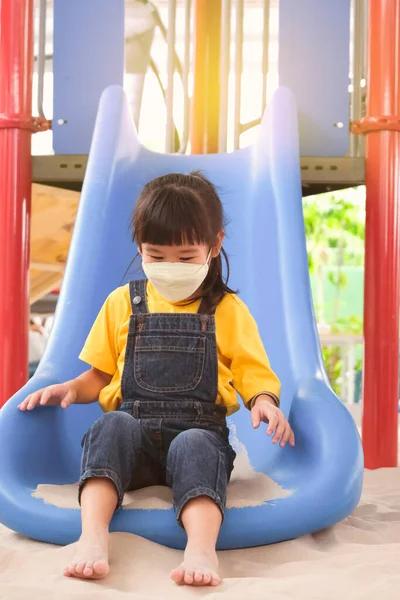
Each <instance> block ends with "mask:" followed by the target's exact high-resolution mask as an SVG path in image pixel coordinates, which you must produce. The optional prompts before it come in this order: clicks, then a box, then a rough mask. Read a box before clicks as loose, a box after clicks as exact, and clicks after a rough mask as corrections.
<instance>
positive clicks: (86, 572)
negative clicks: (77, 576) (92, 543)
mask: <svg viewBox="0 0 400 600" xmlns="http://www.w3.org/2000/svg"><path fill="white" fill-rule="evenodd" d="M93 572H94V571H93V563H92V562H87V563H86V565H85V568H84V569H83V571H82V574H83V575H84V576H85V577H92V576H93Z"/></svg>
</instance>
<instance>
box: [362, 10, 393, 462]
mask: <svg viewBox="0 0 400 600" xmlns="http://www.w3.org/2000/svg"><path fill="white" fill-rule="evenodd" d="M361 131H362V132H363V133H368V137H367V156H366V186H367V218H366V251H365V290H364V293H365V300H364V336H365V360H364V415H363V441H364V451H365V464H366V467H367V468H370V469H376V468H379V467H394V466H396V465H397V437H398V356H399V282H400V270H399V258H400V243H399V227H400V219H399V210H400V0H370V13H369V81H368V113H367V117H366V118H365V119H363V120H362V121H361Z"/></svg>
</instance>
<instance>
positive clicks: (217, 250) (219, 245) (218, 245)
mask: <svg viewBox="0 0 400 600" xmlns="http://www.w3.org/2000/svg"><path fill="white" fill-rule="evenodd" d="M224 238H225V231H220V232H219V234H218V235H217V242H216V244H215V245H214V247H213V249H212V253H211V258H217V256H219V254H220V252H221V248H222V244H223V241H224Z"/></svg>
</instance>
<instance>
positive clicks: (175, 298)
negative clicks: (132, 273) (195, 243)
mask: <svg viewBox="0 0 400 600" xmlns="http://www.w3.org/2000/svg"><path fill="white" fill-rule="evenodd" d="M210 257H211V250H210V252H209V254H208V256H207V260H206V262H205V264H204V265H195V264H193V263H183V262H176V263H170V262H154V263H145V262H142V268H143V271H144V273H145V275H146V277H147V279H148V280H149V281H150V282H151V283H152V284H153V285H154V287H155V288H156V290H157V292H158V293H159V294H160V296H162V297H163V298H165V300H168V302H181V301H182V300H187V298H190V296H193V294H194V293H195V291H196V290H198V289H199V287H200V286H201V284H202V283H203V282H204V280H205V278H206V277H207V275H208V269H209V260H210Z"/></svg>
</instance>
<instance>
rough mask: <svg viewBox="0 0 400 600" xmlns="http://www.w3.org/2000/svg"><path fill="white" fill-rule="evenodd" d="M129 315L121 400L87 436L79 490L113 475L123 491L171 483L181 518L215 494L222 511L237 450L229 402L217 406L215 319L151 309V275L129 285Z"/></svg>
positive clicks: (200, 315)
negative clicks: (197, 501)
mask: <svg viewBox="0 0 400 600" xmlns="http://www.w3.org/2000/svg"><path fill="white" fill-rule="evenodd" d="M130 295H131V305H132V315H131V317H130V323H129V332H128V341H127V348H126V358H125V365H124V372H123V375H122V382H121V393H122V399H123V402H122V404H121V406H120V407H119V409H118V411H115V412H111V413H106V414H104V415H103V416H102V417H100V419H98V420H97V421H96V422H95V423H94V425H93V426H92V427H91V428H90V430H89V431H88V432H87V434H86V435H85V437H84V439H83V449H84V450H83V456H82V475H81V481H80V493H81V491H82V488H83V485H84V483H85V482H86V481H87V479H89V478H92V477H108V478H109V479H111V480H112V481H113V482H114V484H115V486H116V488H117V491H118V507H117V508H119V507H120V506H121V502H122V499H123V495H124V492H125V491H127V490H133V489H139V488H143V487H147V486H150V485H168V486H169V487H171V488H172V490H173V497H174V507H175V511H176V515H177V519H178V522H179V523H180V524H181V521H180V515H181V511H182V509H183V507H184V505H185V504H186V502H187V501H188V500H190V499H192V498H196V497H198V496H209V497H210V498H212V499H213V500H214V501H215V503H216V504H217V506H218V507H219V508H220V510H221V512H222V515H223V514H224V508H225V502H226V488H227V484H228V481H229V478H230V475H231V472H232V469H233V461H234V458H235V453H234V451H233V449H232V448H231V446H230V444H229V441H228V434H229V432H228V428H227V427H226V419H225V417H226V409H225V407H223V406H219V405H216V403H215V402H216V398H217V392H218V356H217V346H216V338H215V318H214V315H213V314H205V313H203V311H202V308H203V306H204V305H203V303H202V304H201V306H200V309H199V312H198V313H197V314H158V313H156V314H150V313H149V312H148V310H147V305H146V282H145V281H136V282H131V284H130Z"/></svg>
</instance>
